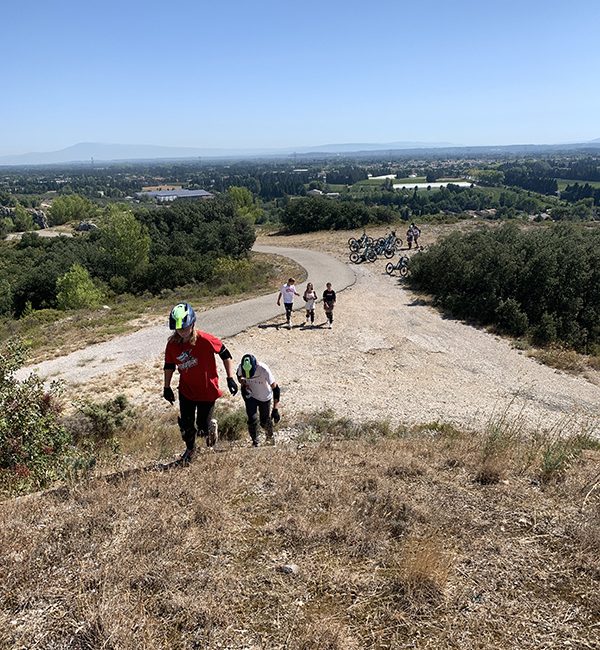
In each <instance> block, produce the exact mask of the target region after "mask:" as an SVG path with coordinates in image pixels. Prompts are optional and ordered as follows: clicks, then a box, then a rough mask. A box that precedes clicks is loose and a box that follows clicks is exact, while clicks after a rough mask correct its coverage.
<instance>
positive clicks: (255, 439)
mask: <svg viewBox="0 0 600 650" xmlns="http://www.w3.org/2000/svg"><path fill="white" fill-rule="evenodd" d="M252 446H253V447H258V438H252Z"/></svg>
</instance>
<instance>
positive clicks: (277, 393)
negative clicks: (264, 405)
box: [271, 381, 281, 424]
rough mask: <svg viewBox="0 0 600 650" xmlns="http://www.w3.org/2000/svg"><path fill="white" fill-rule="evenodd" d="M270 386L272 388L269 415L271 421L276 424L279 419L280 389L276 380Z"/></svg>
mask: <svg viewBox="0 0 600 650" xmlns="http://www.w3.org/2000/svg"><path fill="white" fill-rule="evenodd" d="M271 388H272V389H273V408H272V409H271V417H272V418H273V422H274V423H275V424H277V423H278V422H279V421H280V420H281V415H280V414H279V409H278V406H279V398H280V391H279V386H278V385H277V382H276V381H274V382H273V383H272V384H271Z"/></svg>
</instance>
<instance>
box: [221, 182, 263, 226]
mask: <svg viewBox="0 0 600 650" xmlns="http://www.w3.org/2000/svg"><path fill="white" fill-rule="evenodd" d="M227 194H229V198H230V199H231V200H232V201H233V205H234V206H235V210H236V213H237V214H238V215H239V216H241V217H246V218H247V219H250V220H251V222H252V223H255V222H256V221H257V220H258V219H259V218H260V217H261V216H262V210H261V209H260V207H259V206H258V205H256V202H255V201H254V197H253V196H252V192H251V191H250V190H249V189H248V188H247V187H236V186H234V185H232V186H231V187H230V188H229V189H228V190H227Z"/></svg>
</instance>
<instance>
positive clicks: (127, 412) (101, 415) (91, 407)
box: [68, 395, 134, 450]
mask: <svg viewBox="0 0 600 650" xmlns="http://www.w3.org/2000/svg"><path fill="white" fill-rule="evenodd" d="M133 416H134V413H133V410H132V409H131V408H130V405H129V402H128V400H127V397H125V395H117V396H116V397H115V398H113V399H110V400H107V401H106V402H102V403H99V402H92V401H90V400H82V401H80V402H79V403H78V404H77V413H75V414H74V415H73V416H71V417H70V418H69V420H68V427H69V430H70V432H71V435H72V436H73V440H74V442H75V443H77V444H78V445H80V446H82V447H83V448H85V449H88V450H89V449H97V448H99V447H102V446H104V445H106V444H108V445H110V446H112V447H115V446H116V442H115V434H116V433H117V431H118V430H119V429H120V428H121V427H123V426H124V424H125V422H126V420H127V419H128V418H131V417H133Z"/></svg>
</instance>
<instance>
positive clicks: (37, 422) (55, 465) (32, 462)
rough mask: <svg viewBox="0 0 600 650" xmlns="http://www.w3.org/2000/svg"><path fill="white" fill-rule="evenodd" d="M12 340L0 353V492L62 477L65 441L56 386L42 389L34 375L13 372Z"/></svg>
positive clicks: (16, 357)
mask: <svg viewBox="0 0 600 650" xmlns="http://www.w3.org/2000/svg"><path fill="white" fill-rule="evenodd" d="M24 358H25V355H24V347H23V344H22V343H21V342H20V341H18V340H15V339H12V340H9V341H8V342H6V343H5V344H4V345H3V346H2V348H1V349H0V489H1V490H2V491H5V492H11V493H12V492H22V491H26V490H31V489H39V488H41V487H44V486H46V485H48V484H49V483H50V482H51V481H52V480H54V479H56V478H60V477H62V476H63V475H64V468H65V467H66V460H67V457H68V455H69V452H70V449H71V447H70V443H71V437H70V435H69V433H68V432H67V430H66V429H65V428H64V426H63V425H62V424H61V422H60V412H61V406H60V402H59V387H58V385H57V384H53V385H52V386H51V387H50V388H49V389H48V390H47V389H46V388H44V384H43V382H42V381H41V379H40V378H39V377H38V376H37V375H34V374H32V375H30V376H29V377H28V378H27V379H25V380H24V381H18V380H17V379H15V372H16V371H17V370H18V369H19V368H20V367H21V366H22V364H23V361H24Z"/></svg>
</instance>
